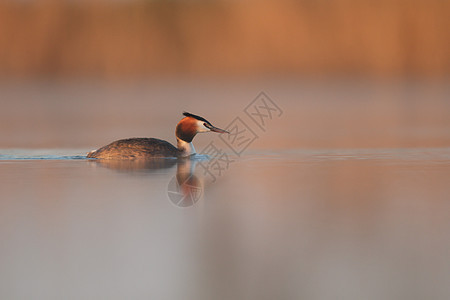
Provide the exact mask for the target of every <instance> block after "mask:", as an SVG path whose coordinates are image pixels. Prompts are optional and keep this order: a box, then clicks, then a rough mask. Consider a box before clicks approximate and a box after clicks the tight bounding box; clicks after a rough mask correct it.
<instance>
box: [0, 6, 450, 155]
mask: <svg viewBox="0 0 450 300" xmlns="http://www.w3.org/2000/svg"><path fill="white" fill-rule="evenodd" d="M449 11H450V2H449V1H440V0H411V1H403V0H389V1H387V0H386V1H385V0H383V1H376V2H373V1H369V0H367V1H366V0H362V1H361V0H329V1H325V0H318V1H310V0H296V1H293V0H280V1H266V0H261V1H221V0H217V1H207V0H196V1H177V0H174V1H163V0H153V1H152V0H148V1H132V0H128V1H127V0H117V1H82V0H73V1H58V0H42V1H32V0H29V1H2V2H1V3H0V97H1V98H0V99H1V102H2V107H3V108H2V110H1V112H0V125H1V126H0V135H1V136H2V139H1V140H0V146H1V147H17V148H23V147H41V148H42V147H66V148H67V147H69V148H70V147H97V146H99V145H101V144H104V143H106V142H108V141H110V140H111V139H117V138H122V137H127V136H158V137H163V138H166V139H167V138H169V137H172V136H173V127H174V126H175V124H176V122H177V121H178V119H179V118H180V113H181V111H183V110H187V111H191V112H193V113H196V114H199V115H203V116H204V117H206V118H209V119H210V120H211V121H212V122H213V123H218V124H220V123H228V122H230V121H231V119H232V118H233V117H234V116H236V115H237V114H238V113H239V112H240V111H241V110H242V109H243V108H244V107H245V106H246V105H247V104H248V103H249V102H250V101H252V100H253V99H254V97H256V95H257V94H258V93H259V92H260V91H265V92H266V93H268V94H269V96H271V97H273V98H274V100H276V101H278V102H279V103H280V105H281V106H282V107H284V108H285V109H286V110H287V112H288V113H287V114H286V115H285V117H284V118H283V121H281V122H279V123H278V125H274V126H275V128H274V130H273V131H272V134H270V132H269V135H267V136H266V137H265V139H264V140H260V141H258V143H257V144H255V146H256V147H260V148H264V147H266V146H270V147H273V145H276V146H278V147H316V148H317V147H373V146H378V147H404V146H436V147H438V146H443V145H447V146H448V145H450V141H449V139H448V138H446V136H447V135H446V134H447V133H448V128H449V127H450V118H447V112H448V111H449V106H448V105H449V104H448V101H446V100H447V99H448V98H449V95H450V94H449V84H448V83H449V81H448V78H449V73H450V43H449V40H448V28H450V19H449V18H448V13H449ZM293 124H297V125H296V126H295V128H293V126H292V125H293ZM354 124H358V126H357V128H355V126H354ZM287 128H290V129H293V130H292V131H289V132H287V130H286V129H287ZM294 129H295V130H294ZM275 133H276V134H275ZM199 142H200V143H203V141H202V140H201V139H200V141H199Z"/></svg>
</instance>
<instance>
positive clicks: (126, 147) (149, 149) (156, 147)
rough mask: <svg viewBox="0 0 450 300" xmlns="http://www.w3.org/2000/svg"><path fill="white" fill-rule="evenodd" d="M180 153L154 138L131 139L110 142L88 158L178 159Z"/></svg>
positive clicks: (170, 145)
mask: <svg viewBox="0 0 450 300" xmlns="http://www.w3.org/2000/svg"><path fill="white" fill-rule="evenodd" d="M179 154H180V151H179V150H178V149H177V148H176V147H175V146H173V145H172V144H171V143H169V142H166V141H164V140H160V139H154V138H131V139H124V140H118V141H115V142H112V143H111V144H108V145H106V146H104V147H102V148H100V149H98V150H94V151H92V152H89V153H88V155H87V157H88V158H100V159H149V158H158V157H178V156H179Z"/></svg>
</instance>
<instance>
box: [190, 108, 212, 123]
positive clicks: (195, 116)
mask: <svg viewBox="0 0 450 300" xmlns="http://www.w3.org/2000/svg"><path fill="white" fill-rule="evenodd" d="M183 116H186V117H191V118H194V119H197V120H199V121H203V122H206V123H208V124H209V125H211V123H209V121H208V120H206V119H205V118H202V117H200V116H197V115H193V114H191V113H188V112H186V111H185V112H184V113H183Z"/></svg>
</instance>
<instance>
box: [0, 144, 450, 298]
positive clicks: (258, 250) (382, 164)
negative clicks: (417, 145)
mask: <svg viewBox="0 0 450 300" xmlns="http://www.w3.org/2000/svg"><path fill="white" fill-rule="evenodd" d="M83 153H84V151H80V150H60V151H55V150H41V151H30V150H8V151H6V150H2V151H0V159H1V160H0V166H1V175H0V176H1V184H0V185H1V194H2V198H1V202H0V220H1V226H0V237H1V241H2V243H1V245H0V264H1V266H2V267H1V271H0V279H1V280H0V282H1V283H0V286H1V288H0V291H1V292H0V293H1V296H2V297H1V298H3V299H63V298H64V299H66V298H71V299H124V298H133V299H144V298H152V299H293V298H297V299H304V298H305V299H335V298H336V296H338V298H342V299H446V298H448V296H449V295H450V288H449V285H448V282H449V279H450V256H449V253H450V238H449V229H450V218H449V212H450V201H449V195H450V185H449V180H448V179H449V178H450V148H434V149H432V148H429V149H395V150H390V149H384V150H289V151H283V152H267V151H265V152H262V151H261V152H258V153H254V152H251V151H250V152H249V153H247V154H246V155H243V156H242V157H241V158H240V159H236V160H235V161H234V162H233V163H231V164H230V166H229V168H228V170H226V171H225V172H223V173H222V174H221V176H220V177H217V178H216V180H215V182H213V180H212V178H210V177H209V176H208V175H204V172H203V171H201V170H202V169H201V167H199V166H198V165H197V166H196V170H195V173H194V174H196V178H197V186H198V187H199V188H200V189H201V192H200V196H199V198H198V199H196V200H198V201H194V202H195V203H194V205H193V206H188V207H184V208H182V207H179V206H177V205H175V204H174V202H173V201H171V199H170V198H169V195H168V189H169V190H170V182H171V180H173V178H174V176H175V175H176V174H177V172H179V170H180V166H177V165H172V166H165V167H164V168H151V167H149V168H145V167H142V166H140V165H136V166H135V168H133V166H132V165H125V166H124V165H114V164H112V165H108V164H106V165H105V164H100V163H98V162H95V161H89V160H84V159H80V158H79V156H81V155H82V154H83ZM212 159H214V158H212ZM202 162H204V161H202ZM199 171H200V172H199Z"/></svg>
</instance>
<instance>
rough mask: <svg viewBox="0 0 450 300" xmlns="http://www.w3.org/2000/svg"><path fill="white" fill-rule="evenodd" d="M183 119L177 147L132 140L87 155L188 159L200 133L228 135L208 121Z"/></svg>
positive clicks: (124, 140) (188, 115)
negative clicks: (211, 132)
mask: <svg viewBox="0 0 450 300" xmlns="http://www.w3.org/2000/svg"><path fill="white" fill-rule="evenodd" d="M183 115H184V116H185V118H183V119H182V120H181V121H180V122H179V123H178V124H177V126H176V130H175V135H176V137H177V147H175V146H173V145H172V144H171V143H169V142H167V141H164V140H160V139H155V138H130V139H122V140H118V141H115V142H112V143H110V144H108V145H106V146H103V147H101V148H99V149H98V150H94V151H91V152H89V153H88V154H87V157H88V158H97V159H128V160H133V159H139V160H142V159H152V158H164V157H167V158H168V157H172V158H173V157H175V158H179V157H187V156H190V155H193V154H195V149H194V146H193V145H192V140H193V138H194V136H195V135H196V134H197V133H200V132H209V131H213V132H218V133H228V132H227V131H225V130H223V129H219V128H217V127H214V126H213V125H211V123H210V122H208V121H207V120H206V119H204V118H202V117H199V116H196V115H193V114H190V113H184V114H183Z"/></svg>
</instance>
